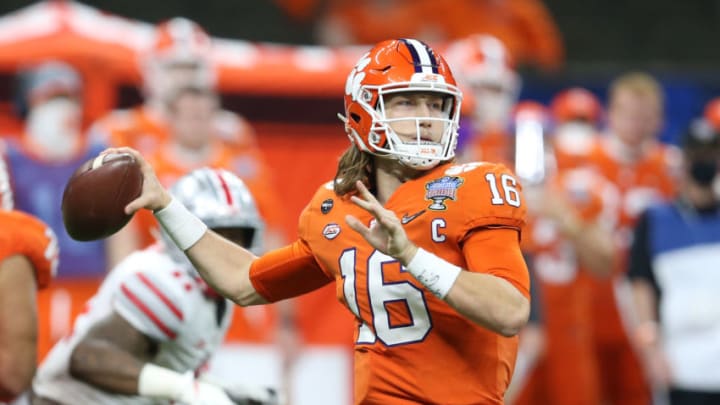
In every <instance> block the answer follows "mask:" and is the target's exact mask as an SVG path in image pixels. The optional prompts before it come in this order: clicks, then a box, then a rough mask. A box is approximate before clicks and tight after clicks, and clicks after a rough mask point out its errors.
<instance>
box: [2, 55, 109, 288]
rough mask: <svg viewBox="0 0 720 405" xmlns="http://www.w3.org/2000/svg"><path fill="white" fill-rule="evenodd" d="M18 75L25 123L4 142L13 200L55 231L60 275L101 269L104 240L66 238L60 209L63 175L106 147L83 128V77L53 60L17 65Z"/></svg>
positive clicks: (93, 272) (99, 272) (86, 273)
mask: <svg viewBox="0 0 720 405" xmlns="http://www.w3.org/2000/svg"><path fill="white" fill-rule="evenodd" d="M18 81H19V86H18V93H17V96H16V102H17V108H18V110H19V111H20V113H21V114H22V116H23V117H24V119H25V127H24V131H23V133H22V134H21V135H20V136H19V137H17V138H16V139H8V140H7V142H6V143H5V148H4V153H5V158H6V160H7V164H8V168H9V171H10V177H11V179H12V185H13V190H14V195H15V206H16V207H17V208H18V209H19V210H22V211H25V212H28V213H30V214H33V215H35V216H37V217H38V218H40V219H42V220H43V221H44V222H45V223H47V224H48V225H49V226H50V227H51V228H52V229H53V230H54V231H55V233H56V234H57V235H58V242H59V244H60V251H61V253H60V265H59V268H58V273H59V275H60V276H61V277H74V276H91V275H102V274H104V272H105V270H106V266H105V264H106V262H105V244H104V242H103V241H94V242H77V241H75V240H73V239H72V238H70V236H69V235H68V234H67V232H66V231H65V227H64V225H63V221H62V212H61V211H60V209H59V207H60V205H61V198H62V195H63V190H64V188H65V183H66V182H67V179H68V178H70V176H71V175H72V173H73V172H74V171H75V170H76V169H77V167H78V166H80V165H81V164H82V163H83V162H85V161H86V160H88V159H90V158H91V157H94V156H97V154H98V153H100V151H102V150H103V149H104V148H105V145H102V144H99V143H88V142H86V139H85V137H84V136H83V134H82V128H81V121H82V117H81V114H82V113H81V112H82V103H83V100H82V99H81V98H80V94H81V89H82V79H81V78H80V76H79V75H78V74H77V72H76V71H75V70H74V69H73V68H72V67H70V66H69V65H67V64H64V63H61V62H54V61H51V62H45V63H42V64H39V65H37V66H34V67H31V68H27V69H25V70H23V71H21V72H20V73H19V76H18Z"/></svg>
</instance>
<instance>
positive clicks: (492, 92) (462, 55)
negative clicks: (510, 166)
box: [446, 34, 520, 162]
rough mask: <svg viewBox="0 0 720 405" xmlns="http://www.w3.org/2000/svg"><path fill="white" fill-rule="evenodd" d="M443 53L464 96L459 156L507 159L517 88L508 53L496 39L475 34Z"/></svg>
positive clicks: (516, 76) (515, 76) (457, 42)
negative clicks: (511, 117)
mask: <svg viewBox="0 0 720 405" xmlns="http://www.w3.org/2000/svg"><path fill="white" fill-rule="evenodd" d="M446 55H447V57H448V61H449V63H450V64H451V66H453V68H454V72H455V75H456V77H457V80H458V83H459V84H460V86H461V88H462V89H463V92H464V97H465V98H464V100H463V112H464V115H465V118H464V119H463V121H462V122H461V133H460V135H459V139H458V143H459V145H458V149H459V152H460V155H461V156H460V159H461V160H464V161H476V160H484V161H489V162H503V161H508V159H509V158H510V155H511V153H512V151H511V150H510V148H511V139H510V138H511V137H510V134H509V129H510V115H511V112H512V110H513V107H514V105H515V103H516V102H517V97H518V94H519V91H520V78H519V76H518V74H517V73H516V72H515V70H514V65H513V61H512V57H511V55H510V53H509V52H508V50H507V48H506V47H505V45H504V44H503V43H502V42H501V41H500V40H498V39H497V38H495V37H493V36H491V35H485V34H476V35H471V36H469V37H467V38H463V39H461V40H458V41H455V42H453V43H451V44H450V46H449V47H448V49H447V51H446Z"/></svg>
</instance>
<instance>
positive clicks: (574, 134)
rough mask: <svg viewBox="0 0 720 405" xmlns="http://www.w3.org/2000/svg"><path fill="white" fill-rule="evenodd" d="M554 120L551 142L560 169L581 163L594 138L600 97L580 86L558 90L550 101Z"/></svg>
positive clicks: (598, 117) (597, 128) (598, 129)
mask: <svg viewBox="0 0 720 405" xmlns="http://www.w3.org/2000/svg"><path fill="white" fill-rule="evenodd" d="M550 111H551V112H552V117H553V121H554V130H553V137H552V142H553V145H554V150H555V159H556V161H557V165H558V167H559V168H560V169H563V168H572V167H578V166H582V165H583V164H584V163H585V161H584V157H585V156H587V155H588V153H589V152H590V150H591V149H592V148H593V147H594V145H595V142H596V141H597V136H598V135H599V131H600V123H601V121H602V118H603V114H604V112H603V107H602V105H601V104H600V100H599V99H598V98H597V96H595V95H594V94H593V93H591V92H590V91H589V90H586V89H584V88H582V87H571V88H568V89H565V90H562V91H560V92H559V93H557V94H556V95H555V97H553V99H552V101H551V102H550Z"/></svg>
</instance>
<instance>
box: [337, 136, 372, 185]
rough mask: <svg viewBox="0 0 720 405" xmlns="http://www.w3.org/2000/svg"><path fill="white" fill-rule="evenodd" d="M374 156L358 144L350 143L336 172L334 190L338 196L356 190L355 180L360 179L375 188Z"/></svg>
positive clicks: (341, 157)
mask: <svg viewBox="0 0 720 405" xmlns="http://www.w3.org/2000/svg"><path fill="white" fill-rule="evenodd" d="M373 165H374V163H373V158H372V155H370V154H369V153H367V152H363V151H361V150H360V149H358V148H357V146H355V145H354V144H353V145H350V147H348V148H347V149H345V152H343V154H342V156H340V161H339V162H338V168H337V172H335V183H334V185H333V190H335V194H337V195H338V196H341V197H342V196H344V195H345V194H347V193H349V192H351V191H354V190H355V182H357V181H358V180H360V181H362V182H363V183H365V185H367V186H368V188H370V189H373V188H374V184H373V183H374V181H375V179H374V178H373V176H372V172H373Z"/></svg>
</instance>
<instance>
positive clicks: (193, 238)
mask: <svg viewBox="0 0 720 405" xmlns="http://www.w3.org/2000/svg"><path fill="white" fill-rule="evenodd" d="M155 218H157V220H158V222H160V225H162V227H163V229H165V232H167V233H168V235H170V237H171V238H172V240H173V241H174V242H175V244H176V245H177V246H178V247H179V248H180V249H182V250H183V251H185V250H188V249H190V247H192V245H194V244H196V243H197V241H199V240H200V238H202V236H203V235H205V232H206V231H207V229H208V228H207V225H205V224H204V223H203V222H202V221H201V220H200V219H199V218H198V217H196V216H195V215H193V214H192V213H191V212H190V211H188V209H187V208H185V206H184V205H182V204H181V203H180V201H178V200H176V199H175V198H173V199H172V200H171V201H170V204H168V205H167V207H165V208H163V209H161V210H159V211H156V212H155Z"/></svg>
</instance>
